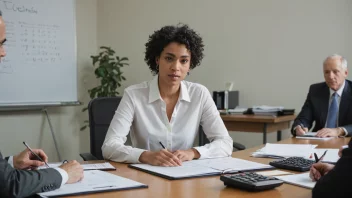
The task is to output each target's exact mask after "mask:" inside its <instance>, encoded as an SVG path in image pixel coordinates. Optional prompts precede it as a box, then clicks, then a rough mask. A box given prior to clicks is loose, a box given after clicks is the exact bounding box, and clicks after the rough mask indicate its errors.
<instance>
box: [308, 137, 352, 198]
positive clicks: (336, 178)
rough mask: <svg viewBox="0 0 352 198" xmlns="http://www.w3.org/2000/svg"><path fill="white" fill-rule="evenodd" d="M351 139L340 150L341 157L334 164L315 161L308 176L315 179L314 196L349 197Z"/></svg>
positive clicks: (351, 190) (351, 189)
mask: <svg viewBox="0 0 352 198" xmlns="http://www.w3.org/2000/svg"><path fill="white" fill-rule="evenodd" d="M351 167H352V141H350V143H349V145H348V148H345V149H343V150H342V157H341V158H340V159H339V161H337V163H336V165H335V166H334V165H332V164H326V163H316V164H313V166H312V167H311V169H310V177H311V178H312V179H313V180H314V181H317V183H316V184H315V187H314V188H313V191H312V195H313V198H316V197H351V193H352V188H351V184H350V178H352V171H351Z"/></svg>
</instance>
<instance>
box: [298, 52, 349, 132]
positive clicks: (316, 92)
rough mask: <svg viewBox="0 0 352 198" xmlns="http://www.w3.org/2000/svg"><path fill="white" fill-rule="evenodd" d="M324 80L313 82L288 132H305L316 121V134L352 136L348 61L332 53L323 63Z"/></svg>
mask: <svg viewBox="0 0 352 198" xmlns="http://www.w3.org/2000/svg"><path fill="white" fill-rule="evenodd" d="M323 72H324V78H325V82H322V83H317V84H313V85H311V86H310V88H309V92H308V96H307V99H306V101H305V103H304V105H303V107H302V110H301V112H300V113H299V114H298V116H297V118H296V119H295V121H294V123H293V125H292V129H291V132H292V134H293V135H294V136H295V135H304V134H305V133H306V132H307V131H308V129H310V128H311V127H312V124H313V122H315V127H314V129H313V131H314V132H318V133H317V136H318V137H331V136H347V135H349V136H351V134H352V107H351V106H352V82H351V81H349V80H346V77H347V74H348V70H347V61H346V59H345V58H343V57H342V56H340V55H337V54H335V55H332V56H329V57H328V58H326V59H325V61H324V64H323Z"/></svg>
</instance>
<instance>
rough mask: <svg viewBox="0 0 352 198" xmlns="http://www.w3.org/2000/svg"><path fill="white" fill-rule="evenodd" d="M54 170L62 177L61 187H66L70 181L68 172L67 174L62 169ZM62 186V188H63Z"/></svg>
mask: <svg viewBox="0 0 352 198" xmlns="http://www.w3.org/2000/svg"><path fill="white" fill-rule="evenodd" d="M54 169H55V170H57V171H58V172H59V173H60V175H61V177H62V182H61V186H62V185H64V184H66V182H67V181H68V174H67V172H66V171H65V170H64V169H62V168H54ZM61 186H60V187H61Z"/></svg>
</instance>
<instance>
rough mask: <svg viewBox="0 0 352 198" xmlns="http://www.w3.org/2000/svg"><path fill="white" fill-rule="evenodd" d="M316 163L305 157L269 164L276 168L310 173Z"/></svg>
mask: <svg viewBox="0 0 352 198" xmlns="http://www.w3.org/2000/svg"><path fill="white" fill-rule="evenodd" d="M314 163H315V162H314V161H313V160H309V159H305V158H303V157H289V158H286V159H282V160H276V161H272V162H270V163H269V164H270V165H271V166H274V167H276V168H282V169H287V170H293V171H299V172H304V171H309V169H310V167H311V166H312V165H313V164H314Z"/></svg>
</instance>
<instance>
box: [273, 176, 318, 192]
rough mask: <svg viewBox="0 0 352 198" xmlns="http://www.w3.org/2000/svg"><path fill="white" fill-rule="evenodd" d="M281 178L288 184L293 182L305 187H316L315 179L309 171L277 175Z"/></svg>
mask: <svg viewBox="0 0 352 198" xmlns="http://www.w3.org/2000/svg"><path fill="white" fill-rule="evenodd" d="M276 178H278V179H279V180H282V181H284V182H286V183H288V184H293V185H296V186H301V187H305V188H311V189H312V188H314V185H315V183H316V182H315V181H313V180H312V179H311V178H310V177H309V172H308V173H302V174H295V175H286V176H276Z"/></svg>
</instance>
